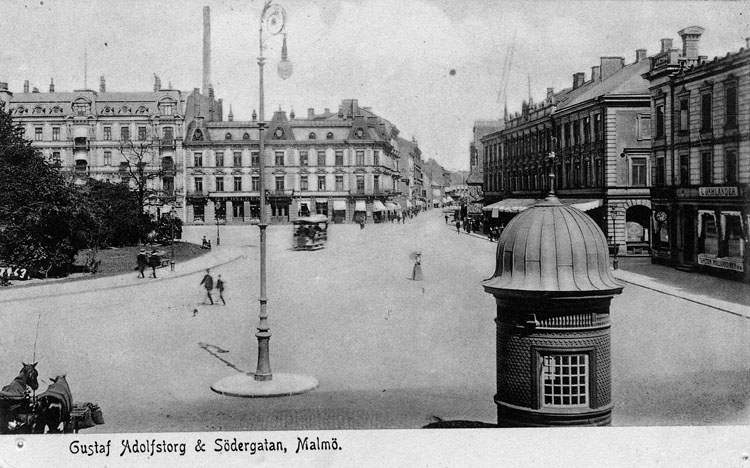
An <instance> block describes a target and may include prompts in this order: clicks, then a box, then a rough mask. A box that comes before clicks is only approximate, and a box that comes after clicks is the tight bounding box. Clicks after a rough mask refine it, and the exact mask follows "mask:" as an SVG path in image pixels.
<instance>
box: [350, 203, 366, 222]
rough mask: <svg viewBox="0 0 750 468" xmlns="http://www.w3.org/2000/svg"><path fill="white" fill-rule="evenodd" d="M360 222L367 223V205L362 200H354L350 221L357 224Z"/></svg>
mask: <svg viewBox="0 0 750 468" xmlns="http://www.w3.org/2000/svg"><path fill="white" fill-rule="evenodd" d="M360 220H361V221H367V204H366V203H365V201H364V200H355V201H354V215H353V217H352V221H354V222H356V223H358V222H360Z"/></svg>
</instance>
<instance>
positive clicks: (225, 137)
mask: <svg viewBox="0 0 750 468" xmlns="http://www.w3.org/2000/svg"><path fill="white" fill-rule="evenodd" d="M224 139H225V140H231V139H232V134H231V133H229V132H227V134H226V135H224Z"/></svg>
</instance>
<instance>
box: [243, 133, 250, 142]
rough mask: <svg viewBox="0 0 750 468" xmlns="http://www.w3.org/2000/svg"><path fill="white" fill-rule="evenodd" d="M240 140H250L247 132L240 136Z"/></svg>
mask: <svg viewBox="0 0 750 468" xmlns="http://www.w3.org/2000/svg"><path fill="white" fill-rule="evenodd" d="M242 139H243V140H249V139H250V134H249V133H247V132H245V133H243V134H242Z"/></svg>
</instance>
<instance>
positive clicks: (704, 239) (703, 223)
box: [698, 211, 719, 256]
mask: <svg viewBox="0 0 750 468" xmlns="http://www.w3.org/2000/svg"><path fill="white" fill-rule="evenodd" d="M699 215H700V216H699V220H698V222H699V223H700V225H699V227H700V228H701V229H700V231H701V232H700V233H699V239H700V243H701V244H702V248H701V249H700V250H701V252H700V253H703V254H706V255H713V256H717V255H719V230H718V226H716V216H715V215H714V213H713V212H706V211H699Z"/></svg>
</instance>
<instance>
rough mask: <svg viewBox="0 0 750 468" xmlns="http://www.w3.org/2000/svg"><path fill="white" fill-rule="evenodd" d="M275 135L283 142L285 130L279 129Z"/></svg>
mask: <svg viewBox="0 0 750 468" xmlns="http://www.w3.org/2000/svg"><path fill="white" fill-rule="evenodd" d="M273 134H274V136H275V137H276V138H277V139H279V140H281V139H282V138H283V137H284V129H283V128H281V127H279V128H277V129H276V131H275V132H273Z"/></svg>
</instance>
